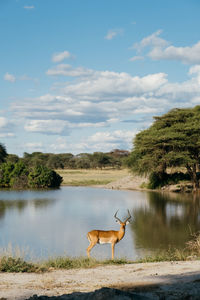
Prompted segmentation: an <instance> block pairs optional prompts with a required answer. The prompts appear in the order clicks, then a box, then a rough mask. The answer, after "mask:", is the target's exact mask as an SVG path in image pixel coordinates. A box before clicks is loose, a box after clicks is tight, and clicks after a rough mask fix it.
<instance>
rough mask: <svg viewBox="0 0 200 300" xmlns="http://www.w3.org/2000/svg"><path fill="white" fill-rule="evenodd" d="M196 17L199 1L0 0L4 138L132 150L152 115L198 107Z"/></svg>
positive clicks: (11, 142) (52, 148)
mask: <svg viewBox="0 0 200 300" xmlns="http://www.w3.org/2000/svg"><path fill="white" fill-rule="evenodd" d="M199 15H200V1H199V0H167V1H164V0H0V143H2V144H4V145H5V147H6V149H7V152H8V153H12V154H17V155H19V156H23V153H24V152H28V153H32V152H35V151H41V152H45V153H73V154H78V153H85V152H87V153H93V152H96V151H102V152H109V151H111V150H113V149H124V150H131V149H132V147H133V142H132V141H133V139H134V136H135V135H136V134H137V133H138V132H140V131H141V130H144V129H146V128H148V127H149V126H150V125H151V124H152V122H153V117H154V116H160V115H162V114H164V113H166V112H168V111H169V110H170V109H173V108H184V107H194V106H195V105H200V31H199V28H200V18H199Z"/></svg>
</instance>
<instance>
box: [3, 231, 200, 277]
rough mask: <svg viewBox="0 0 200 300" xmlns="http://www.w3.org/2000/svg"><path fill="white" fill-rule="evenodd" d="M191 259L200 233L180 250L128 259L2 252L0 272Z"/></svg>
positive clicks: (198, 252)
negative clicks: (36, 258)
mask: <svg viewBox="0 0 200 300" xmlns="http://www.w3.org/2000/svg"><path fill="white" fill-rule="evenodd" d="M191 259H197V260H198V259H200V233H196V234H194V235H193V236H192V238H191V240H190V241H189V242H187V243H186V245H185V248H183V249H182V250H179V249H174V248H169V249H168V250H167V251H164V250H163V251H159V252H158V253H155V254H153V255H150V256H146V257H144V258H141V259H138V260H136V261H130V260H127V259H126V258H121V259H114V260H96V259H94V258H86V257H74V258H73V257H62V256H59V257H54V258H49V259H47V260H46V261H40V262H37V263H36V262H28V261H25V259H24V258H23V257H19V256H16V254H12V253H10V251H9V253H5V250H4V253H3V254H1V255H0V272H27V273H30V272H36V273H38V272H47V271H50V270H54V269H80V268H93V267H97V266H105V265H123V264H133V263H149V262H164V261H186V260H191Z"/></svg>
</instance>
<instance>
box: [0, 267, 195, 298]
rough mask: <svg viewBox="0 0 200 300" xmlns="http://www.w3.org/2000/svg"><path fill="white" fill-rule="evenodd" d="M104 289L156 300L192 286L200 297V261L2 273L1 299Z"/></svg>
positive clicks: (0, 282) (186, 290)
mask: <svg viewBox="0 0 200 300" xmlns="http://www.w3.org/2000/svg"><path fill="white" fill-rule="evenodd" d="M101 287H114V288H124V289H125V290H132V291H133V290H137V291H139V292H140V291H145V292H147V294H148V295H153V299H159V298H157V297H156V293H158V290H159V293H161V294H162V293H165V291H168V293H169V292H170V293H171V292H172V293H173V295H176V294H177V295H179V296H182V294H183V293H187V292H191V290H192V289H191V287H192V288H193V292H194V293H197V292H198V293H199V295H200V261H187V262H162V263H141V264H130V265H121V266H103V267H102V266H101V267H97V268H92V269H79V270H58V271H51V272H47V273H43V274H35V273H31V274H28V273H24V274H23V273H21V274H20V273H11V274H9V273H0V299H1V298H3V299H7V300H11V299H12V300H13V299H18V300H19V299H20V300H22V299H27V298H29V297H30V296H32V295H34V294H37V295H48V296H58V295H63V294H70V293H73V292H75V291H76V292H77V291H79V292H88V291H94V290H96V289H100V288H101ZM184 295H185V294H184ZM199 297H200V296H199ZM166 299H170V298H166ZM172 299H175V298H172ZM177 299H179V298H177ZM189 299H190V298H189ZM191 299H193V298H191ZM195 299H196V298H195ZM198 299H200V298H198Z"/></svg>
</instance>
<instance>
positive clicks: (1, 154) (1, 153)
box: [0, 143, 8, 164]
mask: <svg viewBox="0 0 200 300" xmlns="http://www.w3.org/2000/svg"><path fill="white" fill-rule="evenodd" d="M7 155H8V154H7V151H6V148H5V146H4V145H3V144H1V143H0V164H1V163H3V162H4V161H5V159H6V156H7Z"/></svg>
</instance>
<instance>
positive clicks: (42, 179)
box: [28, 166, 62, 188]
mask: <svg viewBox="0 0 200 300" xmlns="http://www.w3.org/2000/svg"><path fill="white" fill-rule="evenodd" d="M61 182H62V177H61V176H60V175H59V174H57V173H56V172H55V171H53V170H51V169H49V168H47V167H45V166H36V167H35V168H33V169H32V171H31V172H30V173H29V175H28V184H29V186H31V187H34V188H46V187H49V188H50V187H51V188H53V187H59V186H60V184H61Z"/></svg>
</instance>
